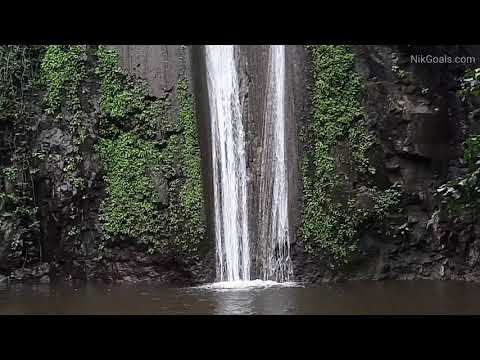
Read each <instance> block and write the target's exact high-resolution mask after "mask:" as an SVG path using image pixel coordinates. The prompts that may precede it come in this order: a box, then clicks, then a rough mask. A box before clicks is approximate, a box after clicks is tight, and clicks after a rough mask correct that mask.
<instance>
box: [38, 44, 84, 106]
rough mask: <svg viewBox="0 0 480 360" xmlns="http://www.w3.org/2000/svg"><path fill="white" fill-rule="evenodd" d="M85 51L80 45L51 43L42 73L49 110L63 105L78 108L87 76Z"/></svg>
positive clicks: (45, 56)
mask: <svg viewBox="0 0 480 360" xmlns="http://www.w3.org/2000/svg"><path fill="white" fill-rule="evenodd" d="M85 60H86V59H85V52H84V50H83V49H82V47H81V46H79V45H50V46H48V47H47V50H46V52H45V55H44V57H43V59H42V64H41V74H42V78H43V81H44V82H45V84H46V87H47V97H46V105H47V112H49V113H52V114H53V113H57V112H58V111H60V110H61V107H62V106H63V105H67V106H71V107H72V108H73V109H75V110H78V108H79V107H80V94H79V89H80V83H81V82H82V81H83V80H84V79H85V77H86V71H85Z"/></svg>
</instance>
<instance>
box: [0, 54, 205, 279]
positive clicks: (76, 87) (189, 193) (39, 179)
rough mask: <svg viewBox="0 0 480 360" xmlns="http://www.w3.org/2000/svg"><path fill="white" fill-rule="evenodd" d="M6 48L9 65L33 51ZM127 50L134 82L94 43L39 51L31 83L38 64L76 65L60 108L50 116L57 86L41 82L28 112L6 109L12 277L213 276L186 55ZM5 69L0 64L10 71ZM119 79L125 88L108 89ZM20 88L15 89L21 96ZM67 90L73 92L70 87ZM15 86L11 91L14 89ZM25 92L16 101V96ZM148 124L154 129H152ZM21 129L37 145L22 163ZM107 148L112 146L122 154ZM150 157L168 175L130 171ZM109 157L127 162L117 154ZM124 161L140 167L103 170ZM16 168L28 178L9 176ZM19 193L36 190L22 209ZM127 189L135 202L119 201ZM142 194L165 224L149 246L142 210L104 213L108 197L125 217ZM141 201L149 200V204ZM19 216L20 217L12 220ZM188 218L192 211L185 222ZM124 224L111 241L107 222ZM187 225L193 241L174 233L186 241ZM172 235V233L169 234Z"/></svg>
mask: <svg viewBox="0 0 480 360" xmlns="http://www.w3.org/2000/svg"><path fill="white" fill-rule="evenodd" d="M27 48H28V47H27ZM2 51H4V53H5V54H6V55H5V56H9V57H10V58H12V56H13V54H14V53H15V54H16V53H17V52H18V53H22V51H24V50H23V49H20V48H19V49H17V48H13V47H4V48H2ZM49 51H50V52H49ZM119 53H120V55H121V57H120V59H121V60H122V61H121V62H122V65H123V67H124V69H125V71H127V72H130V73H131V74H132V76H133V78H131V79H130V78H128V77H126V76H124V75H123V74H121V73H120V72H118V71H117V70H116V67H115V66H116V65H115V64H114V63H111V64H110V63H108V61H110V59H113V57H110V55H109V54H108V53H104V54H106V55H104V56H105V59H103V60H102V59H99V56H100V55H99V54H100V53H99V52H98V51H97V50H96V47H91V46H86V47H81V48H80V49H79V48H75V47H71V48H69V47H63V48H62V47H48V48H46V49H41V50H40V51H39V53H37V54H32V56H31V61H32V62H34V63H35V66H36V68H35V69H34V71H33V73H32V78H33V77H34V76H37V75H36V74H40V73H41V71H40V69H39V68H40V65H42V66H44V67H45V68H47V69H50V68H53V69H54V71H53V72H52V73H53V76H52V78H53V79H54V80H56V79H58V77H55V76H57V75H58V74H59V73H60V72H61V71H62V69H70V68H73V67H77V68H74V69H73V70H74V71H71V72H70V73H66V74H62V75H65V79H60V80H56V81H57V82H52V84H59V85H60V86H63V87H65V90H64V89H63V88H62V87H61V88H60V90H59V94H60V98H59V102H60V105H61V111H51V112H49V111H48V110H49V109H48V108H47V105H46V100H45V99H49V98H48V97H47V93H50V94H51V93H53V90H52V85H51V84H50V83H48V81H47V84H45V82H44V81H43V80H42V82H41V85H37V86H34V87H32V89H29V91H28V92H25V93H26V95H25V96H28V99H26V102H27V104H28V105H29V106H28V107H27V109H26V110H24V109H23V110H22V109H20V108H17V109H16V112H15V111H14V112H13V113H12V114H10V113H7V112H3V113H2V115H3V116H2V119H1V120H2V121H1V124H2V138H3V143H2V144H3V146H4V148H5V149H6V150H8V151H7V152H3V153H2V154H3V155H5V156H4V157H3V158H2V163H1V168H2V174H3V176H2V182H1V190H2V193H5V197H2V202H1V206H0V210H1V212H2V214H1V215H2V222H1V226H0V235H1V236H0V248H1V254H0V273H1V274H2V276H3V277H8V278H9V279H10V280H11V281H38V280H39V279H41V281H44V282H48V281H51V280H59V281H63V280H75V279H89V280H95V279H102V280H105V281H156V282H164V283H181V284H192V283H198V282H203V281H207V279H210V278H211V277H212V274H213V273H212V271H211V270H212V269H213V267H214V264H213V263H211V260H210V263H209V259H210V255H209V252H211V250H212V249H211V247H210V246H208V239H206V238H204V237H203V235H202V231H203V230H202V227H203V225H202V222H203V216H204V215H202V214H203V212H204V209H203V205H202V201H201V200H198V199H196V197H197V195H198V194H200V197H201V194H202V190H201V189H198V186H199V184H197V183H196V179H197V174H196V171H197V164H196V160H195V159H196V156H197V153H196V152H197V150H196V145H195V143H196V141H197V135H196V131H197V128H196V120H195V114H194V111H195V109H194V108H193V107H191V105H190V104H191V99H192V94H191V88H190V83H191V82H190V75H189V74H190V70H189V69H190V66H189V59H188V56H189V55H188V51H186V47H184V46H173V47H172V46H153V47H144V46H127V47H125V46H120V47H119ZM2 54H3V53H2ZM52 54H53V55H54V56H53V55H52ZM47 56H50V57H51V58H48V61H47V60H45V59H46V57H47ZM2 60H4V59H2ZM10 61H11V59H10ZM101 61H104V64H103V66H104V70H103V71H104V73H101V72H99V69H100V68H99V66H101V65H100V62H101ZM62 62H63V63H62ZM5 64H6V62H2V66H5ZM57 64H62V65H61V66H57ZM22 71H23V70H22ZM42 71H43V72H45V71H46V70H45V69H42ZM65 71H67V70H65ZM24 72H25V71H24ZM76 73H78V74H81V76H80V75H79V78H80V80H79V81H78V84H77V83H75V82H74V81H73V77H74V76H75V74H76ZM42 76H47V79H48V74H47V75H45V74H43V73H42ZM142 80H147V85H148V91H147V94H146V95H143V93H142V90H141V85H136V83H139V81H142ZM111 84H113V86H116V87H117V89H118V91H120V92H117V90H115V92H111V93H109V92H108V91H109V89H111V88H112V87H111V86H112V85H111ZM17 86H18V84H12V89H17ZM67 86H70V87H71V89H70V88H69V89H66V88H67ZM108 86H110V88H109V87H108ZM122 87H123V89H122ZM2 90H3V89H2ZM6 90H10V89H6ZM6 90H5V93H2V95H4V94H8V93H7V91H6ZM121 91H123V93H121ZM16 95H17V96H12V99H14V100H18V94H16ZM107 96H111V98H108V97H107ZM77 97H78V99H79V100H78V102H79V104H78V106H77V107H74V106H71V104H70V103H73V102H74V101H73V100H72V99H70V98H77ZM2 99H3V98H2ZM135 101H137V102H136V103H135ZM11 103H12V104H14V103H15V101H13V100H12V101H11ZM9 104H10V103H9ZM107 106H108V107H107ZM46 108H47V109H46ZM142 109H144V110H142ZM20 110H22V113H20ZM20 115H21V116H23V117H24V118H25V119H26V124H23V123H22V124H20V123H19V120H16V119H18V118H21V116H20ZM144 119H146V121H147V122H146V123H145V120H144ZM149 121H151V124H152V125H153V128H154V129H158V130H157V131H153V133H152V132H151V131H150V128H151V125H150V124H149ZM108 124H113V125H114V126H115V127H118V128H119V129H120V134H124V135H123V137H122V136H120V137H118V138H117V136H118V135H113V136H112V135H111V134H112V133H111V132H109V131H111V130H109V129H108V126H110V125H108ZM192 124H193V126H192ZM20 125H21V126H20ZM135 128H136V129H135ZM15 131H17V132H24V133H25V135H24V136H28V139H29V142H28V146H26V147H25V155H24V156H23V158H21V159H18V156H16V155H15V154H16V153H17V152H18V151H17V149H16V146H17V147H18V139H16V138H15ZM115 131H116V133H113V134H118V131H119V130H115ZM137 133H138V134H139V135H138V136H137V135H136V134H137ZM125 136H126V138H127V139H128V138H133V139H135V138H136V139H138V140H137V141H138V142H137V143H135V141H134V142H131V141H130V142H128V141H127V142H119V140H118V139H124V138H125ZM15 140H16V141H17V145H16V144H15ZM115 142H116V143H115ZM105 144H107V145H105ZM108 144H111V145H113V146H109V145H108ZM139 144H144V150H142V149H139V148H138V147H137V146H140V145H139ZM119 146H122V147H123V149H124V151H127V152H129V154H118V152H117V153H115V150H114V149H115V148H118V147H119ZM102 149H103V150H102ZM109 149H113V153H112V151H110V150H109ZM148 149H150V150H148ZM109 151H110V152H109ZM142 151H149V153H148V154H153V155H149V156H159V158H158V160H154V161H156V162H158V161H160V163H161V164H162V166H161V169H162V174H160V173H158V171H157V170H156V168H155V166H156V165H155V164H152V165H148V166H146V167H145V169H144V170H143V169H142V168H140V169H136V170H138V171H135V169H128V167H129V166H132V164H133V165H135V167H137V163H138V164H139V166H142V165H141V164H143V162H144V161H146V160H145V158H143V156H142V155H141V154H142ZM115 154H116V155H115ZM135 154H138V155H139V157H137V158H136V156H137V155H135ZM156 154H158V155H156ZM102 156H106V158H103V159H102V158H101V157H102ZM109 156H117V157H118V156H119V158H115V159H108V157H109ZM27 160H28V161H30V162H28V164H27ZM119 161H123V162H126V163H130V164H131V165H127V168H112V165H109V168H110V169H109V168H106V167H105V164H107V165H108V164H110V163H111V164H113V165H115V163H118V162H119ZM138 161H140V162H138ZM172 161H173V162H174V163H172ZM186 161H189V162H188V165H187V162H186ZM136 162H137V163H136ZM22 164H26V165H25V166H23V165H22ZM154 165H155V166H154ZM198 168H200V164H198ZM112 169H113V170H112ZM168 169H171V170H172V171H173V172H172V174H171V175H168V174H167V175H166V174H165V172H167V171H170V170H168ZM8 171H10V173H19V175H17V178H16V179H13V178H10V180H9V177H8V176H6V174H7V172H8ZM112 171H116V172H112ZM119 171H120V173H119ZM125 171H126V172H125ZM143 171H145V172H143ZM122 172H123V173H124V175H122ZM29 173H30V174H31V176H30V177H28V178H27V180H28V182H26V184H27V185H22V184H23V180H22V182H21V181H20V175H21V176H22V178H23V177H24V176H25V175H26V174H27V175H28V174H29ZM114 176H117V177H118V176H120V178H121V181H122V182H125V183H129V182H132V185H131V186H130V188H132V187H135V186H142V188H139V189H140V191H142V192H143V193H142V192H138V190H139V189H135V188H132V189H129V187H128V186H127V187H126V188H125V189H124V190H121V188H118V187H117V188H112V186H115V182H114V181H115V178H114ZM122 176H123V178H122ZM10 177H11V176H10ZM30 180H31V181H30ZM134 181H136V183H134ZM145 182H147V183H145ZM30 183H31V185H29V184H30ZM133 184H135V185H133ZM142 184H145V185H142ZM200 185H201V184H200ZM145 186H146V187H145ZM109 187H110V188H109ZM19 189H25V191H24V192H25V194H27V195H28V201H26V202H25V203H20V202H19V201H20V200H19V199H23V198H25V195H24V194H23V193H22V194H21V193H20V190H19ZM150 189H151V190H150ZM114 191H116V192H114ZM118 191H127V192H129V193H125V195H122V194H121V193H120V196H127V198H126V202H124V200H122V197H119V193H118ZM135 191H136V192H137V193H136V194H135ZM150 194H152V195H150ZM20 196H22V197H21V198H20ZM113 196H116V197H113ZM138 196H140V198H138V200H140V199H142V198H143V199H142V200H141V201H143V204H144V205H142V206H147V208H146V209H145V211H146V210H147V209H152V210H150V211H154V212H153V213H152V214H154V216H153V215H152V216H153V217H154V218H155V219H154V220H155V221H157V222H161V221H164V225H161V226H162V227H163V229H162V231H160V232H156V233H155V236H154V238H153V239H152V240H149V241H150V242H145V241H147V240H142V239H148V238H142V237H141V236H143V235H142V233H138V232H135V231H134V229H133V231H132V229H131V228H133V227H134V224H133V223H131V221H134V222H135V221H140V219H138V220H136V219H135V216H136V215H135V212H136V210H135V209H133V208H132V210H131V211H133V212H132V213H131V214H130V215H127V214H121V213H120V214H118V215H117V214H115V213H112V212H110V213H107V211H108V209H107V210H105V209H106V207H105V206H106V205H105V202H107V205H108V201H110V202H112V201H113V202H115V203H116V204H117V205H118V206H123V207H124V209H123V210H121V211H127V212H128V211H130V210H128V203H129V202H133V201H136V197H138ZM144 196H148V197H149V196H152V199H151V200H150V199H149V198H148V197H146V198H145V197H144ZM128 197H130V200H129V199H128ZM5 199H6V200H5ZM189 199H194V200H195V203H194V204H191V205H188V204H190V203H188V201H190V200H189ZM118 201H120V203H119V202H118ZM122 204H123V205H122ZM125 206H127V208H125ZM135 206H139V205H135ZM189 206H191V207H190V208H189ZM27 210H28V211H29V212H30V213H29V214H31V216H30V217H28V218H27V217H26V216H23V215H22V214H23V212H25V211H27ZM12 212H14V213H15V214H16V216H13V220H12V215H11V213H12ZM173 214H176V215H175V216H173ZM185 214H189V215H188V219H187V220H183V223H185V225H183V224H182V217H184V216H185ZM125 215H126V216H127V217H125ZM115 216H117V217H118V216H123V218H124V220H123V221H122V220H120V218H118V220H116V219H115ZM128 217H130V220H128ZM165 219H166V220H165ZM170 219H173V220H170ZM175 219H177V220H175ZM119 220H120V221H119ZM149 220H150V219H149ZM179 220H180V222H178V221H179ZM115 221H118V223H117V224H119V225H117V229H115V228H113V229H114V230H113V231H115V232H116V233H117V235H115V236H113V237H112V235H111V234H109V231H110V232H111V231H112V230H109V229H108V228H105V226H104V224H105V223H106V222H110V223H113V224H115ZM126 221H128V222H129V224H127V223H125V222H126ZM175 221H177V222H175ZM24 223H25V225H24ZM152 224H153V222H152V223H151V224H147V223H143V226H144V227H145V231H150V230H153V229H147V228H148V227H150V226H152ZM27 225H28V226H29V227H28V228H26V226H27ZM118 226H120V228H118ZM184 226H189V227H190V229H187V231H194V232H195V233H196V234H198V238H197V237H194V238H191V237H189V236H186V235H184V236H183V238H188V240H185V241H184V240H183V238H182V239H180V238H179V236H177V235H181V234H182V231H184V230H182V229H184ZM172 229H175V234H172V233H169V232H170V231H172ZM138 236H140V237H138ZM109 239H110V240H109ZM27 240H28V241H27ZM166 243H169V244H170V245H169V246H168V248H169V249H171V251H168V252H167V251H165V250H163V251H162V252H158V251H151V250H154V247H157V246H165V244H166ZM197 246H198V248H196V249H195V250H194V249H193V248H194V247H197ZM149 248H150V250H149ZM187 253H188V254H187Z"/></svg>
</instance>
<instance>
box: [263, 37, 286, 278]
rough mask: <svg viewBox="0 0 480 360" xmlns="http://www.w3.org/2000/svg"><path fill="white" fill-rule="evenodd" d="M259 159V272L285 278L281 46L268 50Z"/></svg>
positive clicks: (284, 174)
mask: <svg viewBox="0 0 480 360" xmlns="http://www.w3.org/2000/svg"><path fill="white" fill-rule="evenodd" d="M269 52H270V53H269V68H268V82H267V93H266V101H265V111H264V126H263V151H262V160H261V184H260V202H259V205H260V209H259V214H260V219H259V233H260V241H261V246H260V247H259V248H260V251H261V254H260V256H261V264H262V276H263V279H264V280H275V281H279V282H284V281H288V280H289V277H290V274H291V271H292V265H291V260H290V240H289V237H290V236H289V222H288V178H287V175H288V173H287V149H286V132H285V122H286V116H285V86H286V78H285V66H286V64H285V46H284V45H272V46H270V51H269Z"/></svg>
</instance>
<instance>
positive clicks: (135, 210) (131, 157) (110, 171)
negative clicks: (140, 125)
mask: <svg viewBox="0 0 480 360" xmlns="http://www.w3.org/2000/svg"><path fill="white" fill-rule="evenodd" d="M99 151H100V154H101V156H102V159H103V162H104V165H105V172H106V174H107V176H106V185H107V198H106V201H105V202H104V204H103V207H102V210H101V212H102V219H103V220H104V222H103V224H104V229H105V230H106V232H107V234H109V235H110V236H117V235H127V236H130V237H132V238H135V239H137V240H138V241H139V242H141V243H145V244H147V245H152V244H154V243H156V240H157V239H159V238H160V236H159V234H160V232H161V228H162V224H161V217H160V213H159V209H157V208H156V206H155V201H154V199H155V189H154V186H153V183H152V180H151V175H150V171H151V170H152V169H154V168H155V167H159V166H160V164H161V157H160V152H159V151H158V150H157V149H155V147H154V146H153V144H152V143H151V142H149V141H146V140H142V139H140V138H138V137H137V136H135V135H133V134H131V133H124V134H122V135H120V136H119V137H118V138H116V139H104V140H102V141H101V143H100V145H99Z"/></svg>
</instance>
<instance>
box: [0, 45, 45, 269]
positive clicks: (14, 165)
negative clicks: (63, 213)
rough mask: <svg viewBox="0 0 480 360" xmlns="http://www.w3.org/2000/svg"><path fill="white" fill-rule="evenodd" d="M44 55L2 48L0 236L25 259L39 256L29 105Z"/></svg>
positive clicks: (35, 50)
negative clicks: (40, 61)
mask: <svg viewBox="0 0 480 360" xmlns="http://www.w3.org/2000/svg"><path fill="white" fill-rule="evenodd" d="M43 51H44V48H43V47H42V46H26V45H5V46H0V131H1V132H2V139H0V147H1V148H2V151H1V156H0V179H1V180H3V181H0V235H1V236H2V238H1V239H2V240H3V241H5V243H4V245H9V246H10V248H11V249H12V250H13V251H14V252H15V254H16V255H17V258H19V259H22V258H23V260H24V261H27V260H28V259H30V258H34V257H36V256H37V255H40V257H41V247H40V246H38V245H39V244H38V236H39V222H38V213H37V212H38V208H37V202H36V199H35V184H34V181H33V177H34V175H35V173H36V172H37V171H38V168H37V162H36V160H37V159H36V157H35V154H32V143H33V141H32V139H33V138H34V130H33V124H34V123H35V121H36V120H37V118H36V116H35V114H34V112H33V110H32V104H33V103H34V98H35V94H34V91H33V90H34V89H35V88H36V85H37V83H38V76H37V74H38V71H37V70H38V68H39V59H40V58H41V56H42V54H43Z"/></svg>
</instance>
